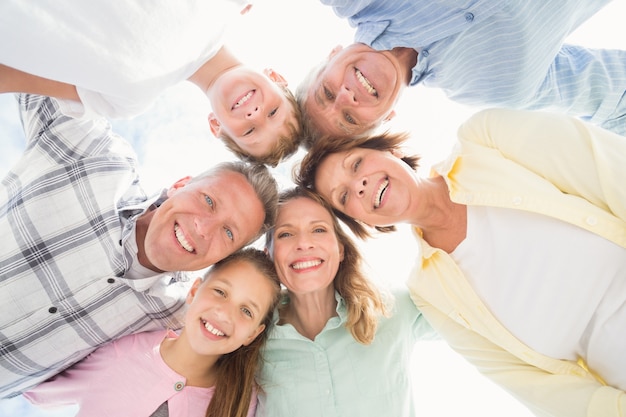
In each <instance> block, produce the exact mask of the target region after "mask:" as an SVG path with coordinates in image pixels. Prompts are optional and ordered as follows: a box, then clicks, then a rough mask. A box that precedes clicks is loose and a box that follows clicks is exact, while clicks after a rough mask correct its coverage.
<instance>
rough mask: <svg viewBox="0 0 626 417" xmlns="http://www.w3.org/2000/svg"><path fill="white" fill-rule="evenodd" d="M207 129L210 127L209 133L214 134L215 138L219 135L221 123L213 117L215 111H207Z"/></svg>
mask: <svg viewBox="0 0 626 417" xmlns="http://www.w3.org/2000/svg"><path fill="white" fill-rule="evenodd" d="M209 129H211V133H213V136H215V137H216V138H219V137H220V131H221V129H222V124H221V123H220V121H219V120H217V117H215V113H213V112H211V113H209Z"/></svg>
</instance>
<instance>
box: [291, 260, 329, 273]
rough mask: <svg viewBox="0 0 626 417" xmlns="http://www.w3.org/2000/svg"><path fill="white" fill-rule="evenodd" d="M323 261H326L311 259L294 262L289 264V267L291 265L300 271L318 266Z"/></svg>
mask: <svg viewBox="0 0 626 417" xmlns="http://www.w3.org/2000/svg"><path fill="white" fill-rule="evenodd" d="M323 262H324V261H323V260H321V259H313V260H310V261H300V262H294V263H292V264H291V265H289V267H291V268H292V269H295V270H296V271H300V270H303V269H309V268H315V267H316V266H319V265H321V264H322V263H323Z"/></svg>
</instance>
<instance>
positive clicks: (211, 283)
mask: <svg viewBox="0 0 626 417" xmlns="http://www.w3.org/2000/svg"><path fill="white" fill-rule="evenodd" d="M273 292H274V288H273V286H272V283H271V282H270V280H269V278H267V277H266V276H265V275H263V274H261V273H260V272H259V271H258V270H257V269H256V268H255V267H254V266H252V265H251V264H250V263H249V262H245V261H234V262H232V263H230V264H228V265H225V266H224V267H223V268H221V269H220V270H218V271H216V272H212V273H210V274H209V276H207V277H206V278H205V281H204V282H202V280H201V279H199V278H198V280H196V282H194V284H193V287H192V288H191V290H190V292H189V295H188V298H187V302H188V303H189V304H190V306H189V309H188V311H187V314H186V317H185V332H186V334H187V337H188V339H189V344H190V345H191V347H192V349H193V350H194V351H195V352H197V353H198V354H200V355H215V354H226V353H230V352H233V351H235V350H236V349H238V348H239V347H241V346H242V345H248V344H250V343H252V341H253V340H254V339H255V338H256V337H257V336H258V335H259V334H260V333H261V332H262V331H263V330H264V329H265V325H264V324H262V323H261V322H262V321H263V318H264V317H265V315H266V314H267V312H268V310H269V308H270V303H271V300H272V296H273Z"/></svg>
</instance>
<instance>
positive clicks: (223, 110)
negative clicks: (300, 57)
mask: <svg viewBox="0 0 626 417" xmlns="http://www.w3.org/2000/svg"><path fill="white" fill-rule="evenodd" d="M281 85H283V86H286V85H287V82H286V81H285V79H284V78H283V77H282V76H281V75H280V74H278V73H276V72H275V71H272V70H265V71H264V74H261V73H259V72H257V71H252V70H251V69H249V68H246V67H243V66H241V67H237V68H234V69H232V70H230V71H228V72H225V73H224V74H222V75H220V77H219V78H218V79H217V80H216V81H215V83H214V84H213V86H211V88H210V89H209V91H208V92H207V96H208V97H209V100H210V101H211V107H212V109H213V112H212V113H211V114H209V125H210V127H211V132H212V133H213V135H214V136H216V137H219V136H220V134H221V133H225V134H227V135H228V136H230V137H231V138H232V139H233V140H234V141H235V142H236V143H237V145H239V147H240V148H241V149H242V150H243V151H244V152H246V153H248V154H249V155H252V156H255V157H262V156H266V155H268V154H269V153H270V151H271V150H272V148H273V147H274V146H275V145H276V142H277V140H278V137H279V136H288V135H289V128H288V126H287V124H288V123H291V124H294V125H295V124H296V118H295V116H294V114H293V106H292V105H291V103H290V102H289V100H288V99H287V97H286V96H285V93H284V92H283V90H282V88H281V87H280V86H281Z"/></svg>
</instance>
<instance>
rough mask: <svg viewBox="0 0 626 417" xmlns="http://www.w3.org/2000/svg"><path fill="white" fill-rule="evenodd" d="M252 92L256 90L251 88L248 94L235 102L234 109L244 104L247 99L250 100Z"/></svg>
mask: <svg viewBox="0 0 626 417" xmlns="http://www.w3.org/2000/svg"><path fill="white" fill-rule="evenodd" d="M252 94H254V90H250V91H249V92H248V94H246V95H245V96H243V97H241V100H239V101H238V102H236V103H235V105H234V106H233V109H236V108H238V107H240V106H242V105H243V103H245V102H246V101H248V100H250V97H252Z"/></svg>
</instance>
